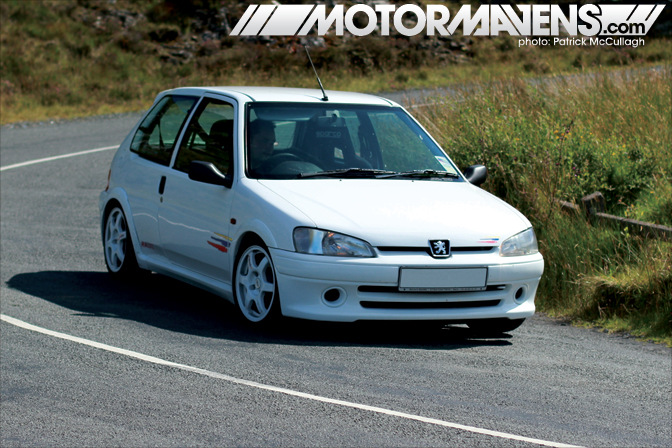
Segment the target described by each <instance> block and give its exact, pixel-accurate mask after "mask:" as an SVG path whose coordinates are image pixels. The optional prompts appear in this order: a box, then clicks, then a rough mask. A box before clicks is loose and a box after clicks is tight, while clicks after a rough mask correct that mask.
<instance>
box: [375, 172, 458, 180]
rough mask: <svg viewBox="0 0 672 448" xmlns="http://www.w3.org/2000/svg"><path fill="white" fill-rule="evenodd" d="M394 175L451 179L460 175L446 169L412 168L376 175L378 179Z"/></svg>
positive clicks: (389, 177)
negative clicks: (410, 169) (411, 169)
mask: <svg viewBox="0 0 672 448" xmlns="http://www.w3.org/2000/svg"><path fill="white" fill-rule="evenodd" d="M394 177H421V178H422V177H449V178H451V179H459V178H460V176H459V175H458V174H456V173H451V172H448V171H436V170H413V171H403V172H400V173H390V174H383V175H381V176H378V178H379V179H391V178H394Z"/></svg>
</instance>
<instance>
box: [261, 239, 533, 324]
mask: <svg viewBox="0 0 672 448" xmlns="http://www.w3.org/2000/svg"><path fill="white" fill-rule="evenodd" d="M270 251H271V256H272V259H273V263H274V265H275V269H276V273H277V282H278V288H279V293H280V303H281V308H282V314H283V315H285V316H291V317H298V318H303V319H312V320H323V321H338V322H353V321H356V320H446V321H448V320H450V321H455V322H460V321H467V320H472V319H489V318H509V319H522V318H526V317H530V316H532V315H533V314H534V310H535V307H534V297H535V294H536V291H537V286H538V285H539V280H540V278H541V274H542V273H543V271H544V260H543V257H542V256H541V254H535V255H529V256H522V257H515V258H503V257H500V256H499V254H498V253H496V251H493V253H488V254H472V253H462V254H454V255H453V256H451V257H450V258H448V259H434V258H432V257H430V256H429V255H427V254H401V253H392V254H389V253H386V254H381V253H379V254H378V255H379V256H378V257H376V258H363V259H355V258H337V257H328V256H320V255H306V254H299V253H296V252H289V251H284V250H280V249H271V250H270ZM401 266H404V267H426V268H436V267H453V268H457V267H460V268H462V267H484V266H485V267H487V268H488V277H487V285H486V286H487V289H486V290H485V291H459V292H453V291H451V292H400V291H398V286H399V283H398V282H399V268H400V267H401Z"/></svg>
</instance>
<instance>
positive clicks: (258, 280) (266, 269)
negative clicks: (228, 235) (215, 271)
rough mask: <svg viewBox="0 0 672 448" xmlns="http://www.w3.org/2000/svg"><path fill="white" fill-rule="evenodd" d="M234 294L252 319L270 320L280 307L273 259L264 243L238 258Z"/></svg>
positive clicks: (247, 316) (252, 246)
mask: <svg viewBox="0 0 672 448" xmlns="http://www.w3.org/2000/svg"><path fill="white" fill-rule="evenodd" d="M233 289H234V294H235V298H236V303H237V304H238V307H239V308H240V311H241V313H242V314H243V316H244V317H245V319H247V320H248V321H250V322H255V323H261V322H269V321H271V320H273V318H274V317H276V316H277V315H278V314H279V313H278V307H279V303H278V302H279V298H278V285H277V280H276V276H275V268H274V267H273V261H272V260H271V256H270V254H269V253H268V249H266V247H264V246H263V245H258V244H252V245H250V246H248V247H247V248H246V249H245V250H244V251H243V253H242V254H241V256H240V257H238V259H237V261H236V267H235V278H234V288H233Z"/></svg>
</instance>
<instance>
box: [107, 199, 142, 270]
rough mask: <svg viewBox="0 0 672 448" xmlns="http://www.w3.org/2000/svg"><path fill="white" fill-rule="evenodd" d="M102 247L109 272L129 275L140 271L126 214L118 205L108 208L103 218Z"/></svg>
mask: <svg viewBox="0 0 672 448" xmlns="http://www.w3.org/2000/svg"><path fill="white" fill-rule="evenodd" d="M103 249H104V251H105V265H106V266H107V270H108V271H109V272H110V273H111V274H113V275H116V276H120V277H131V276H133V275H137V274H139V273H140V272H141V271H142V270H141V269H140V268H139V267H138V262H137V260H136V258H135V251H134V250H133V241H132V240H131V235H130V233H129V229H128V222H127V221H126V216H125V215H124V212H123V211H122V210H121V208H119V207H114V208H113V209H112V210H110V212H109V213H108V214H107V217H106V218H105V233H104V235H103Z"/></svg>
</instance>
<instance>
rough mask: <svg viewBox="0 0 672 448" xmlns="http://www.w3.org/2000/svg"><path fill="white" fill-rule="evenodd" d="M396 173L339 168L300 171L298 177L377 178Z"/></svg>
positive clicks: (368, 169)
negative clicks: (309, 171) (308, 171)
mask: <svg viewBox="0 0 672 448" xmlns="http://www.w3.org/2000/svg"><path fill="white" fill-rule="evenodd" d="M393 174H396V173H395V172H394V171H386V170H376V169H371V168H345V169H341V170H329V171H318V172H316V173H300V174H299V176H298V177H299V179H305V178H308V177H336V178H339V177H343V178H350V177H362V178H378V177H380V176H385V175H389V176H391V175H393Z"/></svg>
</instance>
